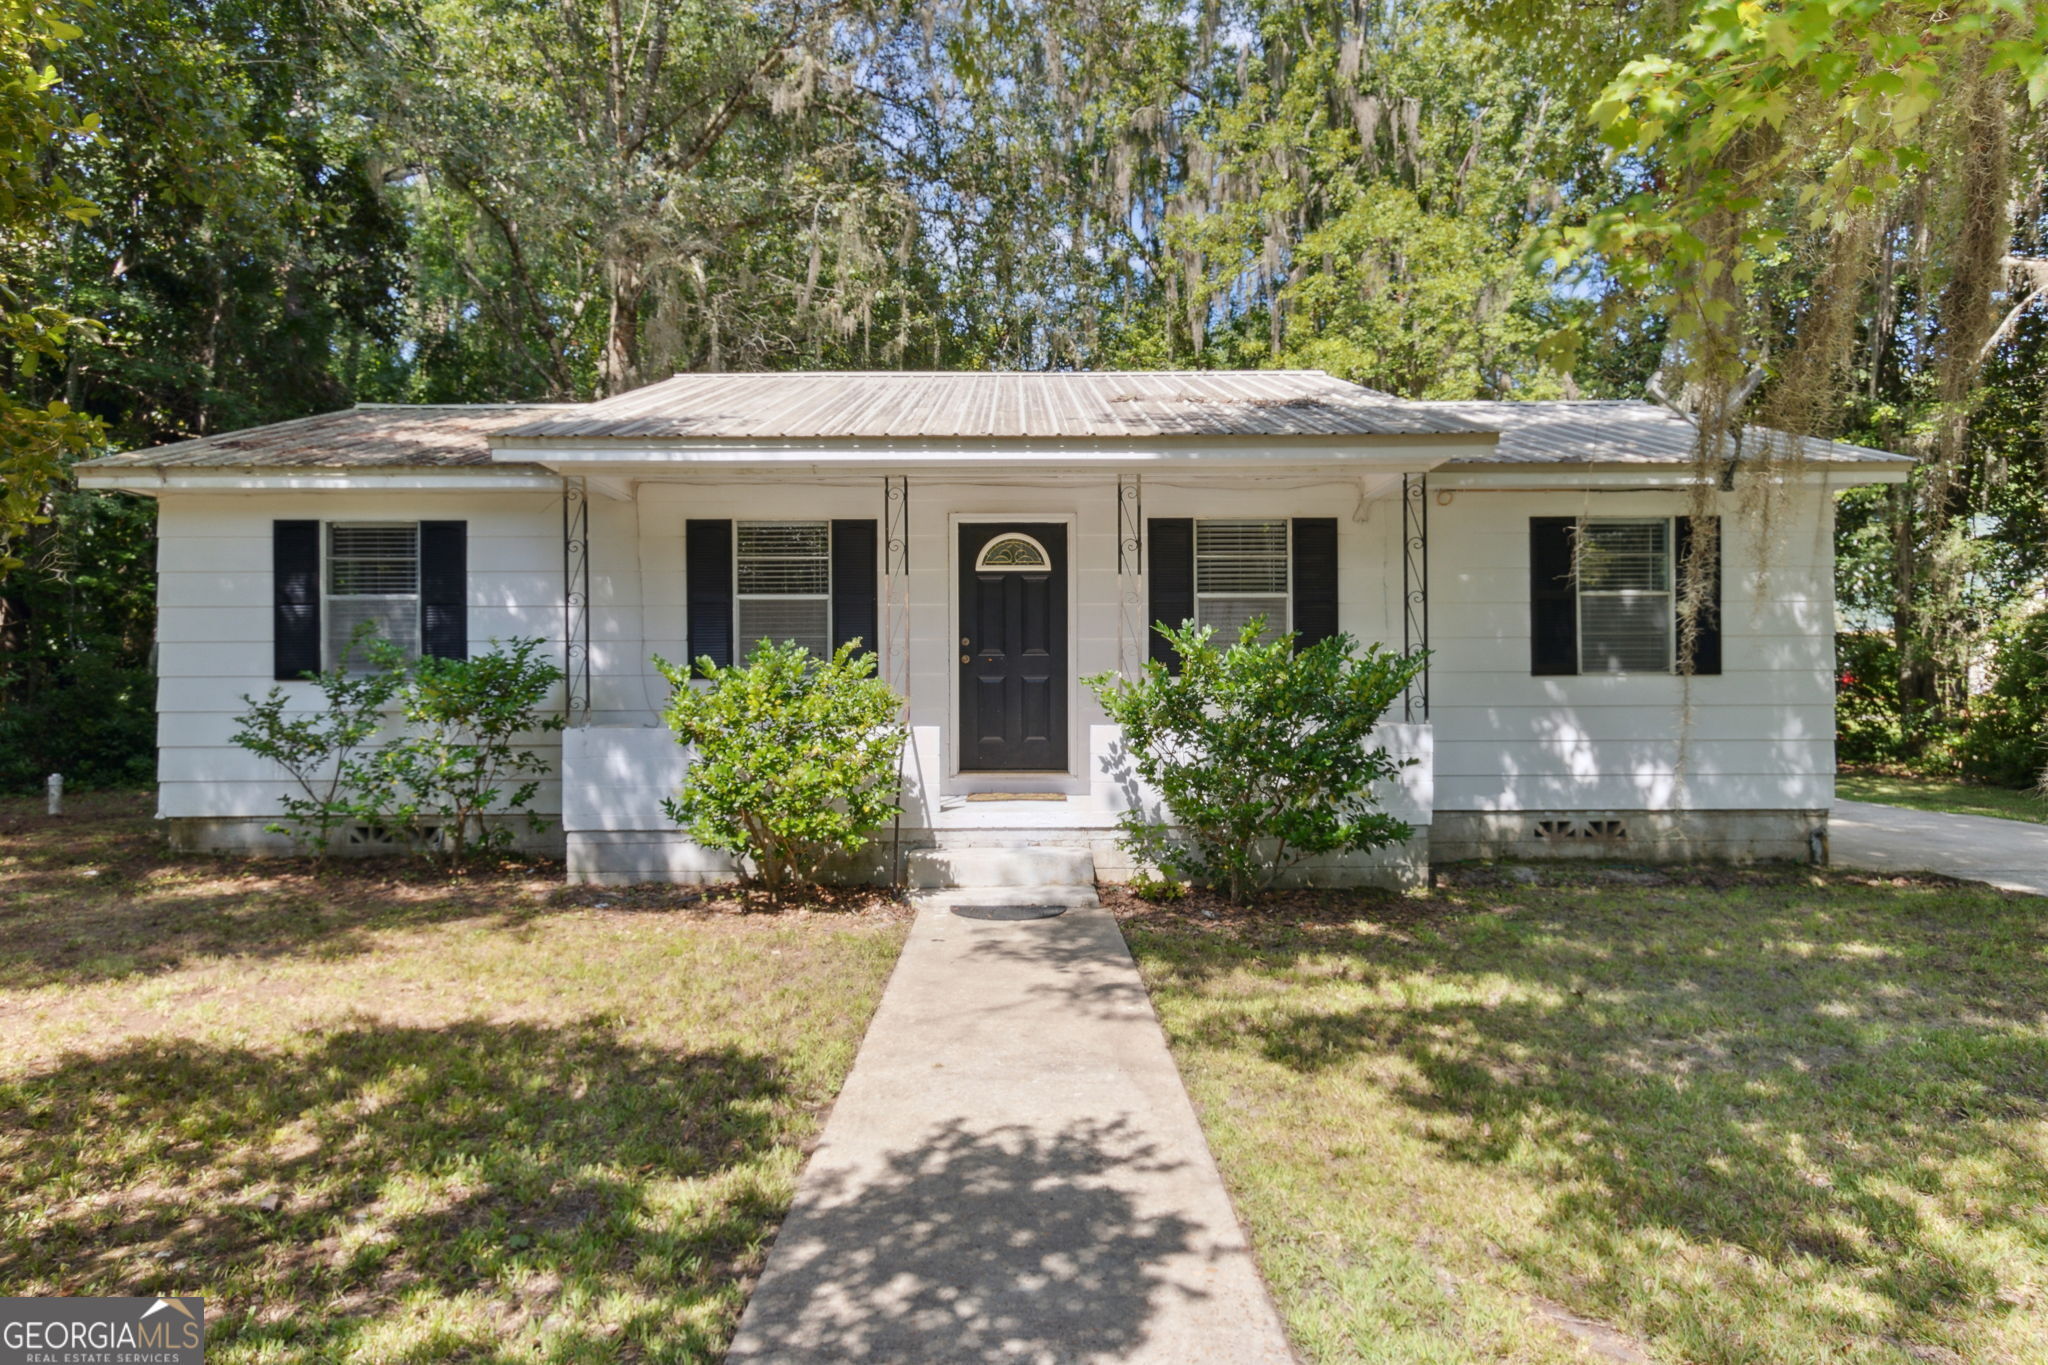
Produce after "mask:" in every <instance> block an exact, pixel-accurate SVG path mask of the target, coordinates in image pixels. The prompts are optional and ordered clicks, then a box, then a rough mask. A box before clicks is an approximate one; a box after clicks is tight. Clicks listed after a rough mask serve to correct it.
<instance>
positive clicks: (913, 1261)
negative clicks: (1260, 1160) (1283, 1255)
mask: <svg viewBox="0 0 2048 1365" xmlns="http://www.w3.org/2000/svg"><path fill="white" fill-rule="evenodd" d="M1177 1164H1178V1163H1177V1162H1170V1161H1165V1160H1162V1158H1161V1157H1160V1155H1159V1153H1158V1151H1157V1149H1156V1148H1155V1147H1154V1146H1152V1145H1151V1144H1149V1143H1147V1142H1146V1141H1144V1140H1143V1138H1142V1137H1141V1136H1140V1135H1139V1134H1138V1133H1136V1132H1134V1131H1133V1130H1132V1129H1131V1128H1130V1126H1129V1125H1128V1124H1127V1123H1126V1122H1124V1121H1123V1120H1115V1121H1100V1120H1082V1121H1078V1122H1075V1123H1072V1124H1069V1125H1068V1126H1067V1127H1066V1128H1064V1129H1062V1130H1061V1131H1059V1132H1058V1133H1056V1134H1053V1135H1051V1136H1045V1135H1042V1134H1039V1133H1037V1132H1034V1131H1033V1130H1030V1129H1026V1128H1023V1127H1018V1126H1011V1125H989V1126H977V1125H976V1124H974V1123H973V1122H971V1121H969V1120H966V1119H952V1120H949V1121H947V1122H945V1123H942V1124H940V1125H938V1126H936V1127H935V1128H933V1129H932V1130H931V1131H930V1132H929V1133H928V1134H927V1136H926V1137H925V1139H924V1140H923V1141H922V1142H920V1143H919V1144H918V1145H917V1146H916V1147H915V1148H913V1149H911V1150H907V1151H903V1152H899V1153H895V1154H892V1155H890V1156H889V1157H888V1158H887V1159H886V1163H885V1167H884V1169H883V1171H882V1172H881V1173H880V1174H879V1176H877V1177H874V1178H870V1179H863V1180H860V1181H858V1182H857V1183H856V1182H854V1181H853V1180H850V1179H848V1178H847V1177H846V1176H845V1175H844V1173H841V1174H840V1175H839V1177H838V1178H837V1179H834V1180H828V1181H826V1182H825V1183H824V1184H823V1185H822V1187H817V1188H814V1189H811V1190H806V1191H805V1192H804V1193H803V1194H801V1195H800V1196H799V1199H798V1202H797V1205H796V1207H795V1208H794V1209H793V1210H792V1211H791V1213H790V1216H789V1218H788V1220H787V1221H785V1223H784V1224H783V1228H782V1232H781V1234H780V1237H779V1239H778V1241H777V1244H776V1248H775V1259H774V1261H773V1262H771V1269H770V1272H769V1274H768V1275H767V1277H765V1278H764V1279H763V1281H762V1283H761V1285H760V1286H759V1288H758V1289H757V1290H756V1291H755V1295H754V1299H753V1301H752V1303H751V1304H750V1305H749V1308H748V1317H747V1320H746V1321H745V1323H743V1324H742V1327H741V1332H740V1336H739V1339H738V1341H737V1342H736V1343H735V1345H734V1349H733V1356H732V1358H733V1359H735V1360H790V1359H815V1360H906V1359H917V1360H926V1361H937V1360H946V1361H994V1360H1004V1361H1016V1360H1079V1359H1095V1358H1098V1357H1107V1358H1114V1357H1117V1356H1120V1355H1123V1354H1127V1353H1129V1352H1130V1351H1131V1350H1132V1349H1133V1348H1135V1347H1137V1346H1140V1345H1142V1344H1143V1343H1144V1341H1145V1340H1146V1337H1147V1335H1148V1331H1149V1329H1150V1325H1151V1324H1152V1323H1153V1321H1154V1320H1155V1318H1156V1317H1157V1316H1158V1314H1159V1313H1160V1311H1161V1310H1162V1307H1163V1306H1164V1305H1166V1304H1167V1303H1169V1302H1170V1301H1171V1300H1172V1298H1173V1297H1174V1296H1177V1295H1189V1294H1195V1293H1199V1292H1200V1291H1199V1290H1193V1289H1189V1288H1186V1287H1184V1286H1182V1285H1180V1284H1177V1283H1175V1280H1174V1276H1173V1271H1172V1266H1171V1265H1170V1262H1171V1261H1172V1260H1173V1258H1176V1257H1183V1256H1186V1255H1188V1254H1189V1253H1193V1252H1196V1251H1198V1250H1199V1247H1198V1243H1197V1234H1198V1232H1199V1229H1198V1228H1197V1227H1196V1225H1195V1224H1193V1223H1191V1222H1189V1221H1188V1220H1186V1219H1184V1218H1181V1217H1178V1216H1176V1215H1172V1214H1167V1215H1161V1216H1147V1215H1146V1214H1144V1213H1142V1212H1141V1211H1140V1209H1139V1208H1138V1205H1137V1203H1136V1201H1135V1200H1134V1198H1133V1197H1132V1195H1131V1194H1130V1193H1129V1192H1128V1191H1127V1190H1126V1189H1125V1188H1121V1187H1123V1186H1127V1185H1130V1184H1135V1183H1137V1179H1136V1178H1137V1177H1143V1176H1147V1175H1152V1174H1156V1173H1158V1172H1161V1171H1163V1170H1168V1169H1172V1167H1173V1166H1175V1165H1177Z"/></svg>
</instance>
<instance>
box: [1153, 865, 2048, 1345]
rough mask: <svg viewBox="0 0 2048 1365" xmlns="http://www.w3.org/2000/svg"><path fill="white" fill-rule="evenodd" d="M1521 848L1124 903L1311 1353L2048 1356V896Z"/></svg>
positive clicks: (1192, 1084) (1286, 1308)
mask: <svg viewBox="0 0 2048 1365" xmlns="http://www.w3.org/2000/svg"><path fill="white" fill-rule="evenodd" d="M1520 875H1524V876H1528V875H1531V874H1529V873H1523V874H1520ZM1536 875H1539V876H1540V878H1541V881H1542V884H1540V885H1528V884H1523V883H1520V882H1517V881H1514V880H1512V879H1509V878H1498V879H1496V878H1494V877H1492V876H1490V875H1489V874H1483V873H1480V874H1471V879H1473V880H1477V881H1480V882H1482V883H1488V884H1477V885H1471V884H1468V885H1463V886H1452V887H1449V888H1447V889H1444V890H1440V891H1438V892H1436V893H1434V894H1433V895H1432V896H1431V897H1428V898H1417V899H1413V900H1404V899H1374V898H1371V897H1349V898H1345V897H1335V896H1333V897H1331V898H1330V899H1329V901H1328V903H1327V904H1324V905H1322V906H1321V907H1320V908H1318V907H1317V905H1316V904H1315V903H1314V901H1313V898H1310V899H1309V900H1308V901H1307V902H1306V903H1303V902H1297V903H1296V904H1295V905H1294V906H1293V907H1291V908H1290V911H1289V915H1288V916H1287V917H1280V916H1273V917H1258V916H1233V915H1232V914H1231V913H1229V912H1227V911H1225V912H1223V913H1222V914H1221V915H1220V916H1219V917H1218V918H1215V919H1211V918H1207V917H1205V915H1204V914H1203V913H1202V911H1201V910H1200V909H1198V908H1192V907H1191V905H1188V904H1184V905H1181V906H1175V907H1167V908H1155V907H1146V906H1143V905H1140V904H1139V903H1137V902H1134V901H1130V900H1128V899H1124V900H1121V901H1120V902H1119V903H1118V905H1117V909H1118V911H1119V914H1120V915H1121V917H1122V918H1123V921H1124V928H1125V932H1126V934H1127V936H1128V938H1129V940H1130V943H1131V946H1132V949H1133V950H1134V951H1135V952H1136V954H1137V956H1138V961H1139V964H1140V967H1141V968H1142V970H1143V971H1144V974H1145V977H1146V980H1147V981H1148V982H1149V984H1150V986H1151V989H1152V992H1153V999H1154V1001H1155V1003H1156V1004H1157V1006H1158V1009H1159V1012H1160V1015H1161V1017H1162V1019H1163V1021H1164V1023H1165V1026H1166V1029H1167V1034H1168V1038H1169V1040H1170V1042H1171V1044H1172V1046H1173V1049H1174V1052H1175V1055H1176V1057H1177V1058H1178V1060H1179V1062H1180V1066H1181V1071H1182V1074H1183V1076H1184V1077H1185V1078H1186V1080H1187V1082H1188V1086H1189V1089H1190V1092H1191V1093H1192V1094H1193V1096H1194V1099H1195V1103H1196V1106H1197V1108H1198V1109H1199V1110H1200V1111H1201V1114H1202V1118H1203V1123H1204V1125H1205V1127H1206V1129H1207V1131H1208V1134H1209V1139H1210V1142H1211V1145H1212V1146H1213V1147H1214V1149H1215V1152H1216V1156H1217V1160H1218V1162H1219V1163H1220V1164H1221V1166H1222V1169H1223V1173H1224V1176H1225V1179H1226V1180H1227V1181H1228V1183H1229V1184H1230V1186H1231V1189H1232V1192H1233V1194H1234V1196H1235V1197H1236V1199H1237V1201H1238V1206H1239V1210H1240V1213H1241V1214H1242V1216H1243V1217H1244V1218H1245V1220H1246V1222H1247V1224H1248V1226H1249V1227H1250V1229H1251V1233H1252V1236H1253V1240H1254V1244H1255V1246H1256V1249H1257V1252H1258V1255H1259V1258H1260V1262H1261V1265H1262V1266H1263V1268H1264V1270H1265V1272H1266V1274H1267V1276H1268V1278H1269V1280H1270V1281H1271V1283H1272V1284H1273V1287H1274V1289H1275V1292H1276V1294H1277V1296H1278V1298H1279V1301H1280V1305H1281V1309H1282V1311H1283V1313H1284V1314H1285V1315H1286V1317H1287V1320H1288V1323H1289V1327H1290V1330H1291V1331H1292V1332H1293V1334H1294V1336H1295V1339H1296V1341H1297V1343H1298V1344H1299V1345H1300V1346H1301V1347H1303V1348H1304V1351H1305V1353H1306V1354H1307V1355H1308V1357H1309V1358H1311V1359H1313V1360H1316V1361H1385V1362H1396V1361H1398V1362H1403V1363H1404V1365H1416V1363H1418V1362H1445V1363H1446V1365H1449V1363H1450V1362H1469V1361H1475V1360H1488V1361H1511V1362H1531V1363H1533V1362H1549V1361H1567V1360H1578V1361H1585V1360H1598V1361H1610V1362H1615V1361H1658V1362H1665V1363H1667V1365H1669V1363H1671V1362H1679V1361H1686V1362H1698V1363H1699V1365H1735V1362H1745V1363H1746V1365H1757V1363H1761V1362H1769V1363H1770V1365H1790V1363H1792V1362H1821V1361H1827V1362H1859V1363H1860V1362H1870V1363H1871V1365H1875V1363H1876V1362H1887V1363H1889V1365H1911V1363H1912V1362H1923V1363H1924V1362H1937V1363H1943V1365H1962V1363H1963V1362H1970V1363H1971V1365H1991V1363H1992V1362H2000V1363H2004V1362H2010V1363H2011V1365H2022V1363H2031V1362H2039V1361H2042V1360H2048V905H2044V902H2042V901H2039V900H2035V899H2030V898H2027V897H2021V896H2008V895H2004V894H2001V893H1997V892H1992V891H1988V890H1984V889H1981V888H1975V887H1969V886H1961V885H1956V884H1953V883H1944V882H1939V881H1933V880H1918V881H1911V882H1892V881H1889V880H1885V881H1880V880H1874V879H1869V878H1859V877H1857V876H1853V875H1848V874H1841V873H1831V874H1821V875H1815V874H1812V873H1809V872H1806V871H1799V872H1771V873H1762V872H1759V873H1720V874H1705V875H1699V876H1691V877H1686V878H1683V879H1679V880H1669V881H1667V880H1665V879H1663V878H1661V877H1658V876H1656V875H1655V874H1640V873H1629V872H1621V873H1619V874H1608V875H1609V876H1610V877H1611V878H1612V879H1605V880H1603V879H1600V875H1599V874H1595V873H1591V872H1585V873H1579V874H1576V875H1569V874H1560V873H1558V872H1556V871H1553V870H1545V871H1544V872H1542V873H1541V874H1536Z"/></svg>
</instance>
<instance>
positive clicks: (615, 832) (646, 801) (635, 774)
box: [562, 722, 1434, 887]
mask: <svg viewBox="0 0 2048 1365" xmlns="http://www.w3.org/2000/svg"><path fill="white" fill-rule="evenodd" d="M1377 736H1378V738H1379V742H1380V743H1382V744H1383V745H1385V747H1386V748H1387V750H1388V751H1389V752H1390V753H1393V754H1394V755H1396V756H1397V757H1401V758H1407V759H1410V760H1412V762H1411V763H1410V764H1409V766H1407V767H1406V768H1404V769H1402V772H1401V776H1400V777H1399V779H1397V780H1396V781H1395V782H1393V783H1390V784H1389V785H1388V789H1387V790H1385V791H1383V792H1381V793H1380V799H1381V802H1382V804H1383V806H1384V808H1385V809H1387V810H1388V811H1390V812H1391V813H1393V814H1395V815H1398V816H1399V817H1400V818H1401V819H1403V820H1405V821H1407V822H1408V823H1409V824H1410V825H1412V826H1414V828H1415V835H1414V837H1413V838H1411V839H1410V840H1408V841H1407V842H1406V843H1404V844H1401V845H1398V846H1396V847H1393V848H1388V849H1383V850H1380V851H1378V852H1377V853H1375V854H1373V855H1371V856H1370V857H1359V858H1352V859H1347V860H1344V861H1342V862H1338V863H1328V862H1325V863H1315V864H1304V865H1303V866H1302V867H1301V868H1299V869H1297V877H1296V880H1297V882H1299V883H1303V884H1312V885H1328V886H1356V885H1387V886H1400V887H1411V886H1417V885H1420V884H1422V883H1423V882H1424V881H1426V880H1427V877H1428V869H1429V833H1430V831H1429V826H1430V820H1431V813H1432V807H1433V788H1434V783H1433V771H1434V766H1433V755H1432V734H1431V730H1430V727H1429V726H1428V725H1427V724H1411V723H1407V722H1396V723H1389V724H1386V725H1383V726H1381V727H1380V729H1379V731H1378V732H1377ZM943 750H944V745H943V743H942V741H941V736H940V734H939V733H938V729H937V727H934V726H913V727H912V731H911V743H910V744H909V745H907V746H905V751H904V752H905V763H904V799H903V807H904V813H903V817H902V820H901V821H900V822H899V823H898V825H897V826H896V827H895V828H893V829H891V830H889V831H886V832H885V833H884V835H883V836H882V838H881V839H880V840H878V842H877V843H876V844H875V846H874V847H873V849H872V850H871V856H870V857H869V858H867V859H866V860H864V861H863V862H862V863H861V864H860V865H858V866H849V867H848V868H846V869H845V872H846V875H847V876H848V877H850V878H855V879H872V880H876V881H881V882H886V883H897V882H905V883H908V884H911V885H943V884H949V879H948V878H947V869H948V867H949V866H950V864H949V863H948V862H947V860H946V859H945V858H944V857H938V858H934V857H932V856H930V855H933V854H941V855H944V854H958V853H959V852H961V851H963V850H997V849H1001V850H1058V851H1059V852H1060V853H1062V854H1065V855H1068V856H1067V859H1065V860H1063V861H1064V862H1065V864H1066V865H1067V866H1072V865H1073V862H1074V861H1075V860H1079V859H1082V858H1085V859H1086V860H1087V863H1086V866H1087V869H1088V871H1089V872H1090V874H1091V879H1092V877H1093V876H1100V877H1102V878H1105V879H1108V880H1121V879H1123V878H1125V877H1128V876H1129V875H1130V874H1131V873H1132V872H1134V871H1136V870H1137V869H1135V868H1133V867H1132V865H1131V863H1130V860H1129V859H1128V857H1127V856H1126V855H1125V854H1124V852H1123V850H1122V849H1121V848H1120V847H1119V846H1118V844H1117V837H1116V831H1117V821H1118V820H1119V819H1120V818H1121V816H1122V815H1123V813H1124V812H1125V811H1126V810H1130V809H1133V808H1144V809H1147V810H1156V809H1157V802H1156V799H1155V798H1153V797H1152V796H1151V795H1150V793H1148V792H1147V791H1145V790H1144V789H1143V788H1142V786H1141V784H1140V783H1139V782H1138V781H1137V778H1136V776H1135V775H1134V774H1133V773H1132V772H1131V769H1130V764H1129V761H1128V759H1127V757H1126V756H1125V754H1124V752H1123V745H1122V737H1121V732H1120V731H1119V730H1118V728H1117V727H1116V726H1113V725H1092V726H1090V727H1088V755H1089V757H1088V767H1087V769H1086V774H1087V780H1086V786H1085V788H1084V789H1083V790H1081V791H1079V792H1071V793H1070V792H1057V793H1050V794H1036V793H1034V794H1031V795H1029V796H1025V795H1023V794H1021V793H1004V792H999V791H994V792H992V791H987V790H980V791H949V790H947V788H948V785H949V784H948V783H947V782H946V781H944V780H943V778H942V777H941V776H940V775H941V774H942V773H943V771H944V769H943V758H942V754H943ZM687 768H688V758H687V754H686V753H685V751H684V750H683V749H682V748H681V747H680V746H679V745H677V743H676V741H675V737H674V736H673V735H671V734H670V733H669V732H668V731H667V730H666V729H662V728H659V727H655V726H632V727H628V726H583V727H578V728H573V729H570V730H568V731H566V732H565V733H564V735H563V744H562V827H563V835H564V842H565V844H566V852H567V858H568V875H569V880H570V881H572V882H586V883H597V884H604V885H629V884H632V883H635V882H648V881H681V882H697V881H718V880H722V879H725V878H729V877H731V876H733V875H735V873H736V872H737V869H736V868H735V866H734V864H733V863H732V860H731V859H730V858H728V857H727V856H726V855H725V854H723V853H720V852H718V851H717V850H714V849H707V848H703V847H701V846H699V845H698V844H696V843H694V842H692V841H691V840H690V839H689V838H688V837H687V836H685V835H684V834H683V832H682V831H680V830H678V829H677V828H676V826H675V823H674V822H673V821H671V820H670V819H669V818H668V815H667V814H666V812H664V811H663V809H662V801H663V799H664V798H666V797H669V796H672V795H673V794H674V793H675V791H676V789H677V787H678V786H680V785H681V783H682V780H683V775H684V773H685V771H686V770H687ZM974 785H976V786H984V785H985V784H984V783H982V782H981V781H979V780H977V781H976V782H975V784H974ZM1048 797H1049V798H1050V799H1048ZM920 855H924V856H920Z"/></svg>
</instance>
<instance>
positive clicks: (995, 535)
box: [960, 522, 1067, 772]
mask: <svg viewBox="0 0 2048 1365" xmlns="http://www.w3.org/2000/svg"><path fill="white" fill-rule="evenodd" d="M960 735H961V742H960V766H961V768H963V769H965V770H967V771H982V772H990V771H1014V770H1016V769H1026V770H1036V771H1057V772H1064V771H1066V767H1067V528H1066V527H1065V526H1064V525H1062V524H1060V523H1058V522H1014V523H1013V522H990V523H980V522H976V523H970V524H968V525H965V526H962V527H961V528H960Z"/></svg>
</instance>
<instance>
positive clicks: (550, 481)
mask: <svg viewBox="0 0 2048 1365" xmlns="http://www.w3.org/2000/svg"><path fill="white" fill-rule="evenodd" d="M78 486H79V487H80V488H93V489H100V490H104V491H108V492H118V493H141V494H144V495H147V496H152V497H153V496H155V495H157V494H160V493H169V492H179V493H290V492H304V493H311V492H343V491H351V490H352V491H355V492H375V491H383V492H408V493H437V492H438V493H456V492H460V493H559V492H560V491H561V490H562V477H561V475H559V474H554V473H551V472H549V471H548V470H545V469H538V468H535V467H533V466H532V465H524V466H489V465H480V466H479V465H470V466H464V467H461V468H454V469H449V468H427V469H308V468H292V469H279V468H275V467H271V468H254V469H225V468H219V467H214V466H205V465H186V466H178V465H170V466H163V465H146V466H142V467H139V468H134V469H80V470H79V471H78Z"/></svg>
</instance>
